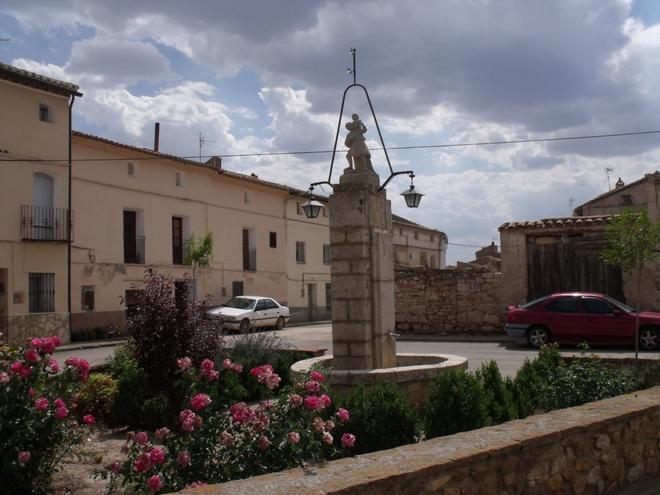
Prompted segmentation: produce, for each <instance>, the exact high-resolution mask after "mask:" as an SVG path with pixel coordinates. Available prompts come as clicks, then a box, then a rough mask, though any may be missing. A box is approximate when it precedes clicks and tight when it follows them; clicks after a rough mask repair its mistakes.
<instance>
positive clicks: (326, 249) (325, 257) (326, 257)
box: [323, 244, 330, 265]
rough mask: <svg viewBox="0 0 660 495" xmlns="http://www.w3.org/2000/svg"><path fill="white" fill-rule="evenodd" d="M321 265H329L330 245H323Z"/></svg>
mask: <svg viewBox="0 0 660 495" xmlns="http://www.w3.org/2000/svg"><path fill="white" fill-rule="evenodd" d="M323 263H324V264H326V265H329V264H330V244H323Z"/></svg>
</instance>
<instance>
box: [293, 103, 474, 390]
mask: <svg viewBox="0 0 660 495" xmlns="http://www.w3.org/2000/svg"><path fill="white" fill-rule="evenodd" d="M346 129H347V130H348V134H347V136H346V139H345V141H344V144H345V145H346V147H347V148H348V152H347V153H346V159H347V161H348V167H346V168H345V169H344V171H343V173H342V175H341V177H340V178H339V183H338V184H334V185H333V190H334V192H333V194H332V195H331V196H330V200H329V207H330V253H331V265H330V276H331V279H330V280H331V296H332V348H333V353H332V355H330V356H321V357H317V358H312V359H306V360H304V361H299V362H297V363H295V364H294V365H293V366H292V367H291V371H292V374H293V376H294V377H297V378H298V379H301V378H302V377H303V376H304V374H305V373H306V372H308V371H309V369H310V368H311V367H312V366H314V365H321V366H323V367H326V368H327V370H328V383H329V384H330V385H331V386H332V388H333V389H334V390H336V391H338V392H340V393H341V392H343V391H348V390H350V389H351V388H352V387H355V386H359V385H369V384H373V383H376V382H377V381H389V382H393V383H396V384H397V385H398V386H399V387H400V388H401V389H402V390H403V391H404V392H405V393H406V394H407V395H408V396H409V398H410V399H411V401H412V402H413V403H419V402H420V401H421V400H423V399H424V397H425V396H426V389H427V387H426V385H427V384H428V381H429V380H431V379H432V378H433V377H434V376H436V375H438V374H439V373H441V372H442V371H443V370H445V369H447V368H453V367H461V368H465V367H467V360H466V359H465V358H462V357H459V356H451V355H444V354H397V352H396V333H395V324H396V322H395V314H394V268H393V254H392V212H391V207H390V202H389V200H388V199H387V194H386V190H385V189H382V190H380V189H379V187H380V179H379V177H378V174H377V173H376V172H375V171H374V168H373V166H372V164H371V153H370V152H369V149H368V148H367V145H366V143H365V139H364V134H365V133H366V132H367V127H366V126H365V125H364V123H363V122H362V121H361V120H360V117H359V116H358V115H357V114H353V116H352V120H351V121H350V122H348V123H347V124H346Z"/></svg>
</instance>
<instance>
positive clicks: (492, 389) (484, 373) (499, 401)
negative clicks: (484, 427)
mask: <svg viewBox="0 0 660 495" xmlns="http://www.w3.org/2000/svg"><path fill="white" fill-rule="evenodd" d="M476 377H477V380H479V383H480V384H481V387H482V388H483V390H484V394H485V399H486V402H485V404H486V413H487V414H488V417H489V418H490V423H492V424H495V425H497V424H500V423H504V422H506V421H509V420H511V419H515V418H516V417H517V408H516V405H515V402H514V401H513V396H512V393H511V390H510V387H507V385H506V383H505V382H504V380H503V379H502V375H501V374H500V370H499V368H498V367H497V363H496V362H495V361H492V360H491V361H489V362H488V363H484V364H483V365H482V366H481V368H479V369H478V370H477V373H476Z"/></svg>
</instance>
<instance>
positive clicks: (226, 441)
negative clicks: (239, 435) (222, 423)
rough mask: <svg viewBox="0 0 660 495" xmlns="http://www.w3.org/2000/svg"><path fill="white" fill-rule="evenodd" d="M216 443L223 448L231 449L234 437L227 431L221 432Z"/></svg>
mask: <svg viewBox="0 0 660 495" xmlns="http://www.w3.org/2000/svg"><path fill="white" fill-rule="evenodd" d="M218 442H220V443H221V444H222V445H224V446H225V447H233V445H234V435H232V434H231V433H229V432H228V431H223V432H222V433H220V435H219V436H218Z"/></svg>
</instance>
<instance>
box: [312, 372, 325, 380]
mask: <svg viewBox="0 0 660 495" xmlns="http://www.w3.org/2000/svg"><path fill="white" fill-rule="evenodd" d="M309 378H310V379H312V380H314V381H315V382H319V383H322V382H323V380H325V375H324V374H323V373H321V372H320V371H312V372H311V373H310V374H309Z"/></svg>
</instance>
